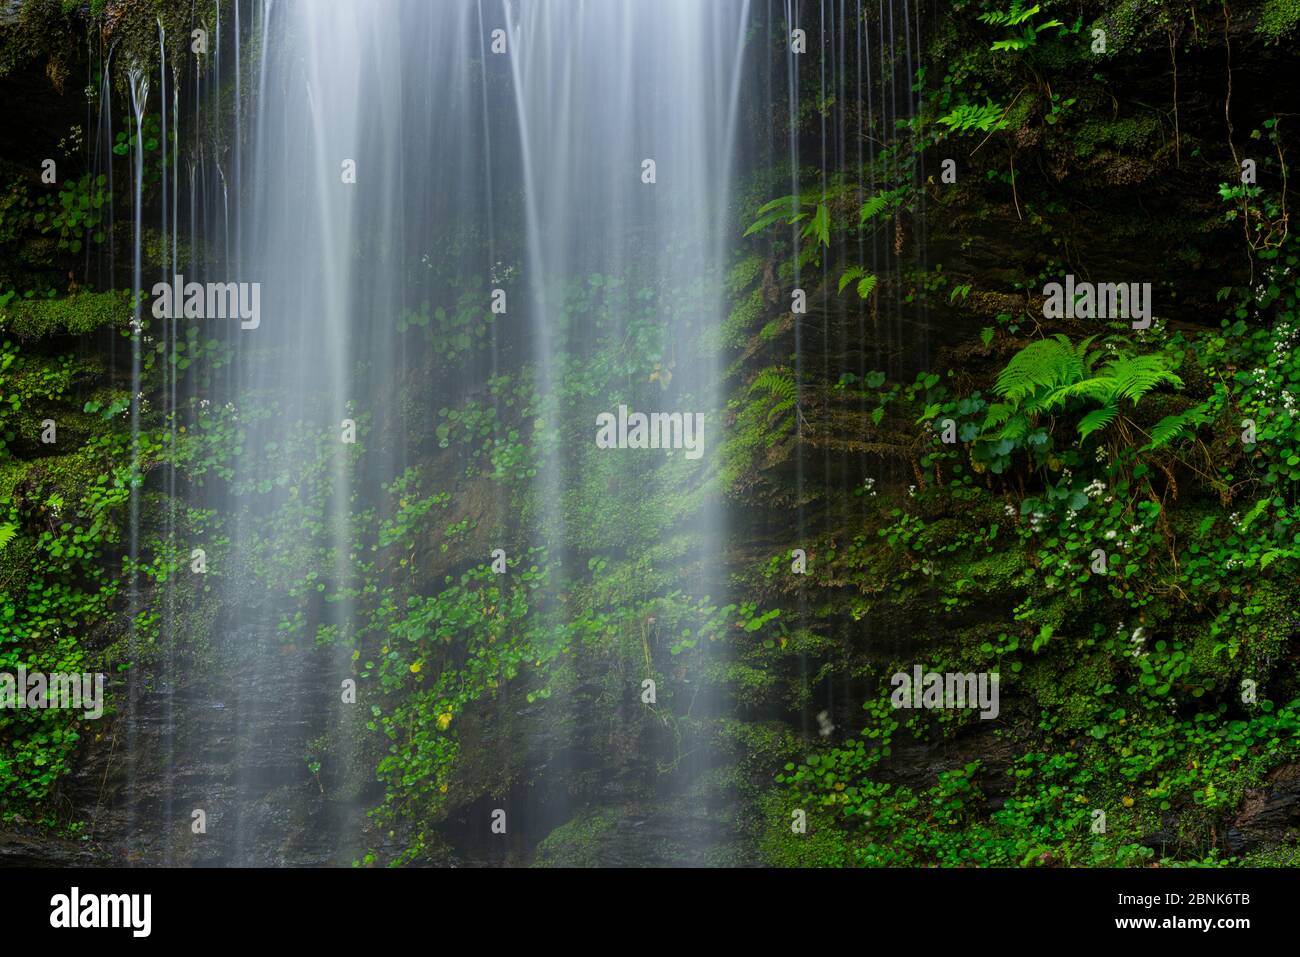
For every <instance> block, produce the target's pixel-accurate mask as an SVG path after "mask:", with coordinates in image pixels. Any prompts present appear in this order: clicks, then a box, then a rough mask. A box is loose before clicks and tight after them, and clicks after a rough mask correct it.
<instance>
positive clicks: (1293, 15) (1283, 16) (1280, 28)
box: [1258, 0, 1300, 43]
mask: <svg viewBox="0 0 1300 957" xmlns="http://www.w3.org/2000/svg"><path fill="white" fill-rule="evenodd" d="M1297 23H1300V0H1267V2H1266V3H1265V4H1264V9H1263V11H1262V12H1261V13H1260V18H1259V28H1258V29H1259V32H1260V33H1261V34H1263V35H1264V36H1265V37H1267V38H1268V41H1269V42H1270V43H1278V42H1279V41H1281V40H1283V39H1285V38H1286V37H1287V36H1288V35H1289V34H1290V33H1291V31H1292V30H1294V29H1295V26H1296V24H1297Z"/></svg>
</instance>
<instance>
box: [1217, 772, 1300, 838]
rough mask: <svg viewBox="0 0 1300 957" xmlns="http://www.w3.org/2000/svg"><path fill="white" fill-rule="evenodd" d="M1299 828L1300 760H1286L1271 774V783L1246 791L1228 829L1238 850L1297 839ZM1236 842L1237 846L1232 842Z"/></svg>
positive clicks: (1269, 781) (1229, 835) (1229, 836)
mask: <svg viewBox="0 0 1300 957" xmlns="http://www.w3.org/2000/svg"><path fill="white" fill-rule="evenodd" d="M1297 832H1300V764H1285V765H1283V766H1282V767H1280V768H1278V769H1277V770H1275V771H1274V772H1273V773H1272V774H1271V775H1269V780H1268V785H1267V786H1266V787H1262V788H1252V789H1250V790H1248V791H1246V794H1245V797H1244V799H1243V800H1242V802H1241V809H1240V811H1239V813H1238V814H1237V816H1236V818H1234V819H1233V821H1232V827H1231V830H1230V831H1229V832H1228V842H1229V847H1230V849H1232V850H1234V851H1235V852H1236V853H1241V852H1245V851H1251V850H1255V849H1256V848H1259V847H1264V846H1267V845H1270V844H1281V843H1290V842H1294V841H1295V839H1296V835H1297ZM1233 845H1235V847H1234V846H1233Z"/></svg>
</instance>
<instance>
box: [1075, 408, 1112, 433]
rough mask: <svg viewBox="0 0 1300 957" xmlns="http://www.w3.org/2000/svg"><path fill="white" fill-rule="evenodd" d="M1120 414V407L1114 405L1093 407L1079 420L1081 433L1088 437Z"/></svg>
mask: <svg viewBox="0 0 1300 957" xmlns="http://www.w3.org/2000/svg"><path fill="white" fill-rule="evenodd" d="M1117 415H1119V409H1117V408H1116V407H1115V406H1113V405H1104V406H1102V407H1101V408H1100V409H1093V410H1092V411H1091V412H1089V413H1088V414H1087V415H1085V416H1084V417H1083V418H1082V419H1080V420H1079V435H1080V436H1081V437H1082V438H1085V439H1086V438H1087V437H1088V436H1090V435H1092V433H1094V432H1096V431H1097V430H1098V429H1104V428H1105V427H1106V426H1108V425H1110V423H1111V422H1112V421H1113V420H1114V418H1115V416H1117Z"/></svg>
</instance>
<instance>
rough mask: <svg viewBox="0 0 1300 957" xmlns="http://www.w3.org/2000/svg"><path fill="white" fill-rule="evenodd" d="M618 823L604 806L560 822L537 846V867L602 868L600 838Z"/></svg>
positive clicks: (535, 862) (535, 863)
mask: <svg viewBox="0 0 1300 957" xmlns="http://www.w3.org/2000/svg"><path fill="white" fill-rule="evenodd" d="M617 823H618V818H617V817H616V816H615V814H614V813H613V812H612V811H610V810H608V809H604V808H597V809H595V810H588V811H583V812H581V813H579V814H578V815H577V816H575V817H574V818H573V819H572V820H570V821H568V822H567V823H565V824H561V825H560V826H559V827H557V828H556V829H555V830H553V831H551V833H550V834H548V835H547V836H546V838H545V839H544V840H543V841H542V842H541V844H539V845H538V846H537V857H536V859H535V861H534V866H536V867H599V866H600V864H601V860H602V856H601V839H602V838H603V837H605V836H606V835H608V834H609V833H610V832H611V831H612V830H613V829H614V827H615V826H616V825H617Z"/></svg>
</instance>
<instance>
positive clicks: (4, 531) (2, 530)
mask: <svg viewBox="0 0 1300 957" xmlns="http://www.w3.org/2000/svg"><path fill="white" fill-rule="evenodd" d="M17 534H18V526H17V525H15V524H14V523H13V522H6V523H5V524H3V525H0V549H3V548H4V547H5V546H6V545H8V544H9V543H10V542H11V541H13V540H14V536H15V535H17Z"/></svg>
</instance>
